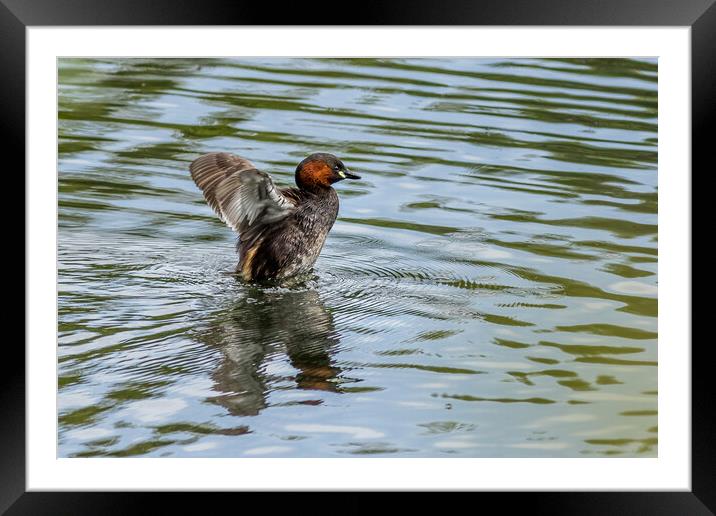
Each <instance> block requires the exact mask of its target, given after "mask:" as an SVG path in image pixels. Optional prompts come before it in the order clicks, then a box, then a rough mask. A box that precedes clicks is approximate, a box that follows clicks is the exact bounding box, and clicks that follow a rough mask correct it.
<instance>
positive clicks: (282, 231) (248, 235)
mask: <svg viewBox="0 0 716 516" xmlns="http://www.w3.org/2000/svg"><path fill="white" fill-rule="evenodd" d="M189 171H190V172H191V177H192V179H193V180H194V182H195V183H196V185H197V186H198V187H199V188H200V189H201V191H202V192H203V193H204V198H205V199H206V202H207V203H208V204H209V206H211V208H212V209H213V210H214V211H215V212H216V214H217V215H218V216H219V218H220V219H221V220H222V221H223V222H224V223H226V225H228V226H229V227H230V228H232V229H233V230H234V231H236V232H238V234H239V241H238V243H237V250H238V253H239V264H238V265H237V267H236V272H237V273H238V274H239V275H241V277H242V278H243V279H244V280H246V281H264V280H274V279H278V280H280V279H284V278H288V277H290V276H294V275H296V274H301V273H304V272H308V271H309V270H310V269H311V267H313V264H314V263H315V262H316V260H317V259H318V255H319V254H320V252H321V249H322V248H323V244H324V242H325V241H326V236H327V235H328V232H329V231H330V229H331V227H333V223H334V222H335V220H336V216H337V215H338V194H337V193H336V191H335V190H334V189H333V186H332V185H333V184H334V183H337V182H338V181H342V180H343V179H360V176H357V175H356V174H353V173H352V172H350V171H349V170H348V169H347V168H346V167H345V165H344V164H343V163H342V162H341V160H339V159H338V158H336V157H335V156H334V155H332V154H326V153H316V154H311V155H310V156H308V157H307V158H306V159H304V160H303V161H301V163H299V164H298V166H297V167H296V186H297V187H298V188H293V187H290V188H276V186H275V185H274V182H273V180H272V179H271V176H269V175H268V174H267V173H266V172H262V171H260V170H258V169H257V168H256V167H255V166H254V164H253V163H251V162H250V161H249V160H247V159H245V158H242V157H239V156H236V155H234V154H229V153H226V152H212V153H209V154H204V155H203V156H201V157H199V158H197V159H196V160H195V161H193V162H192V163H191V165H190V166H189Z"/></svg>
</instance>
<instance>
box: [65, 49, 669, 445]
mask: <svg viewBox="0 0 716 516" xmlns="http://www.w3.org/2000/svg"><path fill="white" fill-rule="evenodd" d="M58 66H59V83H60V84H59V226H60V227H59V250H58V252H59V328H58V331H59V348H58V375H59V391H58V406H59V409H58V410H59V415H58V417H59V437H58V439H59V451H58V454H59V455H60V456H72V457H90V456H161V457H164V456H181V457H199V456H211V457H217V456H218V457H269V456H273V457H277V456H278V457H323V456H333V457H338V456H363V455H367V456H388V457H390V456H406V457H413V456H414V457H428V456H438V457H440V456H443V457H455V456H472V457H507V456H530V457H532V456H542V457H545V456H548V457H576V456H604V455H616V456H655V455H656V454H657V445H656V444H657V426H656V425H657V391H656V388H657V367H656V366H657V333H656V331H657V330H656V328H657V319H656V317H657V298H656V294H657V168H656V167H657V102H656V101H657V89H656V88H657V65H656V61H655V60H628V59H626V60H625V59H543V60H540V59H350V60H332V59H305V60H304V59H208V60H195V59H191V60H190V59H168V60H167V59H164V60H161V59H125V60H117V59H107V60H102V59H99V60H95V59H93V60H84V59H63V60H60V62H59V65H58ZM209 151H231V152H235V153H237V154H241V155H244V156H246V157H248V158H249V159H251V160H252V161H253V162H254V163H256V164H257V165H258V166H259V167H260V168H262V169H263V170H266V171H268V172H270V173H271V174H272V175H273V176H274V178H275V180H276V182H277V183H280V184H281V185H282V186H286V185H289V184H292V181H293V171H294V169H295V166H296V164H297V163H298V162H299V161H300V160H301V159H303V157H305V156H306V155H308V154H309V153H311V152H315V151H325V152H332V153H334V154H337V155H338V156H340V157H341V158H342V159H343V160H344V162H345V163H346V165H347V166H348V167H349V168H351V169H353V170H355V171H356V172H357V173H359V174H360V175H361V176H362V177H363V179H362V180H361V181H354V182H350V183H349V182H346V183H340V184H339V185H338V186H337V190H338V191H339V196H340V198H341V209H340V213H339V218H338V221H337V222H336V225H335V226H334V228H333V230H332V232H331V233H330V235H329V237H328V240H327V243H326V246H325V248H324V250H323V253H322V254H321V257H320V258H319V260H318V262H317V264H316V267H315V269H314V272H313V274H312V276H311V277H310V278H308V279H306V280H305V281H302V282H298V281H296V282H293V283H289V284H286V285H274V286H266V287H257V286H251V285H247V284H243V283H242V282H241V281H239V280H237V279H236V278H235V277H234V276H232V275H231V274H230V273H231V272H232V270H233V268H234V267H235V264H236V261H237V257H236V255H235V254H234V244H235V241H234V236H233V234H232V233H231V231H230V230H229V229H228V228H226V227H225V226H224V225H223V224H222V223H221V222H219V221H218V220H217V219H216V217H215V216H214V215H213V213H212V212H211V210H210V208H209V207H208V206H207V205H206V204H205V202H204V200H203V198H202V195H201V193H200V191H199V190H198V189H197V188H196V186H195V185H194V184H193V182H192V181H191V179H190V177H189V173H188V164H189V163H190V162H191V161H192V160H193V159H195V158H196V157H197V156H198V155H199V154H202V153H205V152H209Z"/></svg>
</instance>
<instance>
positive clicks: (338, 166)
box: [333, 165, 341, 172]
mask: <svg viewBox="0 0 716 516" xmlns="http://www.w3.org/2000/svg"><path fill="white" fill-rule="evenodd" d="M333 170H335V171H336V172H338V171H340V170H341V166H340V165H335V166H334V167H333Z"/></svg>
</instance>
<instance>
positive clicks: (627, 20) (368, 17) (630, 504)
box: [0, 0, 716, 515]
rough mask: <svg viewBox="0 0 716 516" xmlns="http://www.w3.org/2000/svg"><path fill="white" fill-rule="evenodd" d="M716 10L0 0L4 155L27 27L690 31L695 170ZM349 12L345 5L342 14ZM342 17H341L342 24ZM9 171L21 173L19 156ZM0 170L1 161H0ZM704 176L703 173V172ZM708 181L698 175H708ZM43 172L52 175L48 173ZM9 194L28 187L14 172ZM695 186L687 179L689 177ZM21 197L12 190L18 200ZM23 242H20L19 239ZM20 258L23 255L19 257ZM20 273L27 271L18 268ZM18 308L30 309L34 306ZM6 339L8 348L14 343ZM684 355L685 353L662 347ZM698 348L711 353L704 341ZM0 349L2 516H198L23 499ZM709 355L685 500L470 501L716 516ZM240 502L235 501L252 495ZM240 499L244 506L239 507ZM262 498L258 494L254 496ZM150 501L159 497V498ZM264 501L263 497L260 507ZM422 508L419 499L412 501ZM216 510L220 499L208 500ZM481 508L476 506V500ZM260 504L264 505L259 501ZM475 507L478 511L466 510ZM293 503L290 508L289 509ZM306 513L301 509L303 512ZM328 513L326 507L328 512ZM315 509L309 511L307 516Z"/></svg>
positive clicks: (353, 501)
mask: <svg viewBox="0 0 716 516" xmlns="http://www.w3.org/2000/svg"><path fill="white" fill-rule="evenodd" d="M715 2H716V0H678V1H676V0H501V1H500V2H491V3H489V4H487V3H484V2H479V1H469V0H461V1H455V0H447V1H445V0H444V1H441V2H432V1H430V0H413V1H411V2H406V1H404V0H400V1H393V2H391V3H390V4H389V5H384V6H378V5H372V4H368V3H361V4H359V5H358V4H356V5H355V8H354V9H348V10H345V9H344V8H345V6H342V7H339V6H336V5H329V6H326V7H321V6H320V4H311V5H309V4H305V3H298V2H294V3H293V4H292V5H289V6H282V7H279V6H277V4H275V3H268V2H266V3H260V2H259V3H257V2H253V3H250V4H249V3H246V2H243V3H242V2H226V1H212V0H181V1H180V0H155V1H152V2H148V1H145V0H114V1H107V0H0V40H1V41H2V47H1V48H0V70H1V71H2V76H3V81H2V82H1V83H0V84H1V86H0V87H1V88H2V90H3V94H2V95H1V96H0V115H1V116H0V127H3V129H4V132H5V135H4V139H3V143H4V145H3V146H4V147H5V148H6V149H23V148H25V102H26V98H25V58H26V55H25V51H26V42H25V41H26V40H25V29H26V27H28V26H41V25H45V26H63V25H72V26H83V25H185V26H187V25H191V26H194V25H332V26H336V25H502V26H505V25H535V26H536V25H574V26H610V25H617V26H631V25H634V26H688V27H691V37H692V40H691V57H692V63H691V70H692V162H693V165H692V168H695V167H696V166H697V164H704V165H705V164H706V159H707V151H708V149H709V147H710V146H711V145H710V144H711V142H710V138H709V131H708V128H709V126H710V125H711V124H713V121H714V110H715V109H714V108H715V106H716V102H714V101H713V94H714V93H716V5H714V4H715ZM347 5H348V4H347ZM341 12H342V13H343V14H341ZM3 154H5V156H7V155H8V154H12V153H3ZM14 154H15V155H16V157H17V158H18V160H17V162H16V163H15V164H14V165H13V167H14V169H15V170H24V166H25V163H24V153H23V152H15V153H14ZM3 163H4V167H3V168H5V169H7V168H8V166H9V165H8V162H7V161H6V160H5V158H3ZM703 168H704V169H705V168H706V167H705V166H704V167H703ZM704 172H705V170H704ZM48 174H49V171H48ZM16 176H17V178H18V179H17V180H18V183H19V184H18V185H17V187H18V188H20V189H22V190H23V191H24V181H23V182H22V183H20V181H19V177H20V174H16ZM692 177H693V176H692ZM16 191H17V190H16ZM22 238H24V237H22ZM25 258H27V257H25ZM24 270H25V274H26V275H27V274H31V271H29V270H27V268H25V269H24ZM26 309H29V310H31V309H32V307H31V306H27V307H26ZM10 342H11V341H10V340H8V341H7V342H6V344H10ZM670 344H671V345H680V346H684V347H686V346H688V345H690V344H691V343H689V342H682V343H670ZM702 344H708V343H706V342H704V343H702ZM13 347H14V348H15V349H14V350H13V351H11V350H10V349H9V348H10V346H6V348H5V353H6V357H5V363H6V364H11V365H8V366H6V368H5V374H3V375H2V376H1V378H2V380H1V381H2V389H0V407H1V409H2V412H1V413H2V415H3V418H2V425H1V426H0V429H1V431H2V438H1V439H0V447H1V448H2V451H1V452H0V472H1V473H0V478H1V479H2V480H1V481H0V512H5V511H7V512H6V514H9V515H18V514H32V515H44V514H53V515H56V514H72V515H79V514H125V513H133V512H138V513H144V512H146V511H147V510H148V507H149V506H148V504H149V503H151V502H154V501H157V502H159V503H161V504H162V505H163V511H162V512H169V511H174V510H179V511H180V512H186V511H189V510H192V509H193V508H194V507H197V508H202V509H197V510H202V512H203V511H205V510H207V509H208V506H207V505H206V503H207V501H206V497H207V496H218V494H213V495H211V494H209V493H202V494H193V495H192V496H189V495H188V494H186V493H172V494H167V493H164V494H160V493H120V492H112V493H97V492H95V493H68V492H26V488H25V472H26V465H25V368H24V364H25V353H24V350H23V349H21V348H20V347H19V346H17V345H15V346H13ZM709 347H710V346H708V345H704V346H698V345H695V346H693V347H692V443H691V444H692V457H691V459H692V462H691V464H692V478H691V480H692V490H691V491H690V492H584V493H577V492H569V493H520V494H517V493H503V494H496V493H472V494H470V496H476V495H477V496H481V497H483V498H484V497H487V496H490V497H495V496H500V497H502V498H503V500H500V502H502V503H503V504H504V502H505V501H506V500H504V499H505V498H507V497H510V498H509V504H510V507H512V508H517V507H518V505H523V504H524V505H525V507H526V508H527V510H529V511H531V512H532V513H536V514H539V513H549V514H582V515H584V514H586V515H590V514H600V515H601V514H653V515H658V514H665V515H666V514H690V515H697V514H714V511H716V494H714V489H713V488H714V486H716V461H714V446H713V436H714V435H716V425H714V423H713V421H712V420H711V418H710V417H709V408H710V406H711V402H712V400H713V398H714V383H713V382H711V381H710V372H709V371H708V370H707V368H709V367H710V362H709V360H708V357H707V353H708V351H707V349H708V348H709ZM229 496H232V497H235V496H242V497H244V498H242V503H243V504H248V503H252V502H253V501H256V502H258V503H261V502H260V500H261V499H259V498H258V497H257V495H255V494H248V493H241V494H222V495H221V497H222V498H224V499H226V501H229V500H228V497H229ZM246 496H249V497H250V499H249V500H248V501H247V500H246V498H245V497H246ZM258 496H261V495H260V494H259V495H258ZM364 496H365V495H360V497H359V495H358V494H356V493H353V494H348V495H346V496H345V497H343V498H341V502H340V505H337V506H334V507H337V508H338V510H341V508H343V507H345V508H347V509H349V510H350V511H351V512H357V511H359V510H361V511H368V510H372V509H373V504H370V502H368V501H367V500H369V498H370V495H369V496H368V497H367V498H364ZM155 498H159V499H158V500H155ZM264 500H265V499H264ZM418 500H420V498H418ZM212 501H213V502H216V501H217V500H212ZM481 501H482V499H481ZM264 503H265V502H264ZM295 503H296V502H295V500H293V501H288V500H286V498H285V497H272V498H271V501H270V506H271V509H270V510H271V512H275V511H279V510H281V509H283V507H282V505H284V504H285V507H286V509H288V508H289V507H290V508H291V510H295V509H296V505H295ZM472 503H474V502H472ZM289 504H291V505H290V506H289ZM302 505H303V504H302ZM331 506H333V504H331ZM310 507H313V509H312V510H318V509H319V507H316V506H305V505H304V509H309V508H310Z"/></svg>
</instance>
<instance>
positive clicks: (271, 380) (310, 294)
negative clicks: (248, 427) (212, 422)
mask: <svg viewBox="0 0 716 516" xmlns="http://www.w3.org/2000/svg"><path fill="white" fill-rule="evenodd" d="M237 281H239V280H237ZM201 340H202V341H203V342H205V343H206V344H208V345H210V346H212V347H215V348H216V349H218V350H219V351H220V352H221V354H222V355H223V360H222V361H221V362H220V364H219V366H218V367H217V368H216V370H215V371H214V372H213V373H212V374H211V378H212V379H213V381H214V382H215V385H214V387H215V390H216V391H218V392H220V393H223V394H220V395H218V396H215V397H212V398H211V400H212V401H213V402H215V403H218V404H219V405H222V406H223V407H225V408H226V409H227V410H228V411H229V412H230V413H231V414H233V415H237V416H253V415H257V414H258V413H259V412H260V411H261V410H262V409H263V408H265V407H266V406H267V405H268V401H267V398H268V396H269V393H270V392H271V390H272V389H275V388H277V387H278V388H281V387H280V384H282V383H284V382H286V381H289V382H291V383H293V386H294V387H295V388H297V389H301V390H308V391H311V390H316V391H330V392H339V390H340V387H339V385H340V381H341V378H340V374H341V369H340V368H339V367H337V366H336V365H335V364H334V363H333V353H334V351H335V350H336V349H337V347H338V344H339V342H340V336H339V334H338V332H337V331H336V328H335V325H334V323H333V317H332V315H331V313H330V312H329V311H328V310H327V309H326V307H325V306H324V304H323V302H322V301H321V299H320V297H319V295H318V292H317V291H315V290H313V289H311V288H301V287H299V288H293V289H269V290H266V289H261V288H250V289H248V290H247V292H246V297H244V298H242V299H240V300H239V301H237V302H236V303H235V304H233V305H232V306H231V307H230V308H228V309H227V310H225V311H223V312H221V313H220V315H219V316H218V317H217V319H216V320H215V321H214V322H213V324H212V326H211V327H210V328H209V329H208V330H207V331H206V332H204V333H202V334H201ZM284 353H285V355H286V356H287V357H288V360H289V363H290V366H291V367H292V368H293V369H294V371H292V372H290V373H287V374H283V373H282V372H281V371H274V370H272V369H271V367H267V358H271V359H274V360H275V357H276V355H279V354H284ZM283 388H290V387H283ZM296 403H300V404H306V405H316V404H320V403H321V400H320V399H308V400H301V401H297V402H296Z"/></svg>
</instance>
